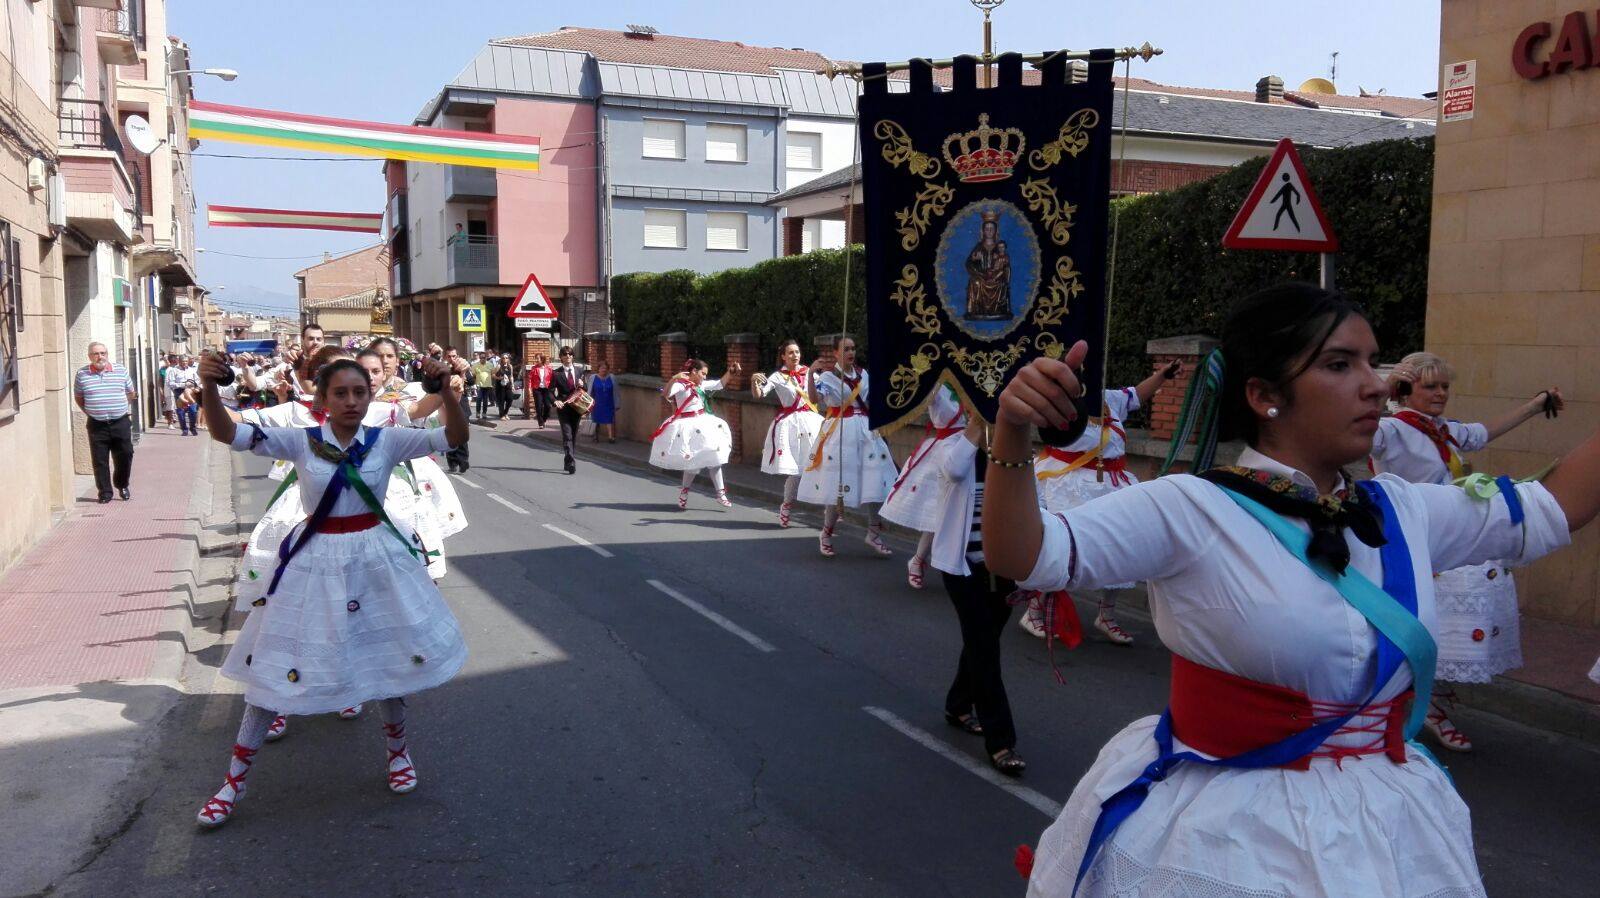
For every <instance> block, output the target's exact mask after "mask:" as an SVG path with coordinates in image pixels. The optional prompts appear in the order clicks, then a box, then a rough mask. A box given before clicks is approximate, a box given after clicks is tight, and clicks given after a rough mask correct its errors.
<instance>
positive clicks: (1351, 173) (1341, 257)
mask: <svg viewBox="0 0 1600 898" xmlns="http://www.w3.org/2000/svg"><path fill="white" fill-rule="evenodd" d="M1301 159H1302V160H1303V161H1304V162H1305V166H1306V174H1307V175H1308V176H1309V177H1310V178H1311V183H1312V185H1313V187H1315V189H1316V191H1317V196H1318V198H1319V199H1320V200H1321V202H1322V209H1323V211H1324V212H1325V213H1326V214H1327V216H1328V220H1329V222H1330V223H1331V224H1332V225H1333V231H1334V234H1336V235H1337V236H1338V238H1339V253H1338V256H1337V257H1336V266H1335V282H1336V284H1337V286H1338V287H1339V288H1340V289H1341V290H1344V291H1345V292H1347V293H1349V294H1350V295H1351V296H1353V297H1355V298H1357V299H1358V300H1360V301H1361V302H1362V303H1364V304H1365V305H1366V308H1367V313H1368V314H1369V315H1370V316H1371V317H1372V321H1373V325H1374V327H1375V329H1376V330H1377V334H1378V343H1379V345H1380V346H1381V347H1382V350H1383V357H1384V358H1385V359H1398V358H1399V357H1400V356H1402V355H1404V354H1406V353H1408V352H1412V351H1415V350H1418V349H1421V348H1422V329H1423V317H1424V314H1425V312H1426V307H1427V298H1428V231H1429V222H1430V216H1431V215H1432V209H1433V139H1432V138H1431V137H1429V138H1422V139H1417V140H1387V141H1379V142H1376V143H1369V144H1366V145H1364V146H1358V147H1349V148H1345V149H1336V150H1304V151H1302V152H1301ZM1265 164H1266V160H1265V159H1260V160H1253V161H1250V162H1245V163H1242V164H1240V165H1239V166H1237V167H1236V168H1234V169H1233V170H1232V171H1229V172H1225V173H1223V174H1220V175H1217V176H1216V177H1214V178H1210V179H1207V180H1205V181H1201V182H1199V183H1196V184H1190V185H1187V186H1185V187H1180V188H1178V189H1176V190H1171V191H1167V192H1165V193H1158V194H1151V195H1149V196H1140V197H1131V198H1128V199H1124V200H1119V201H1118V205H1119V207H1120V210H1121V226H1120V231H1121V233H1120V235H1119V238H1118V246H1117V275H1116V297H1115V300H1114V305H1113V307H1112V310H1111V368H1110V383H1111V384H1113V385H1117V384H1127V383H1133V382H1135V381H1137V380H1139V379H1140V378H1141V377H1143V376H1144V375H1145V374H1147V373H1148V372H1149V370H1150V369H1149V362H1148V360H1147V359H1146V358H1145V355H1144V346H1145V342H1146V341H1148V340H1150V339H1152V338H1156V337H1175V336H1179V335H1182V334H1197V333H1198V334H1210V335H1212V336H1219V335H1220V332H1221V329H1222V321H1223V319H1224V318H1225V317H1226V316H1227V313H1228V309H1229V307H1230V305H1231V304H1232V302H1233V301H1234V300H1235V299H1237V298H1238V297H1240V296H1243V295H1245V294H1247V293H1249V292H1251V291H1253V290H1256V289H1258V288H1260V287H1263V286H1266V285H1269V284H1272V283H1275V282H1277V281H1280V280H1284V279H1288V278H1295V279H1299V280H1306V281H1312V282H1315V281H1316V280H1317V275H1318V261H1319V260H1318V257H1317V255H1316V254H1314V253H1284V252H1267V251H1259V250H1225V249H1223V248H1222V246H1221V243H1222V235H1223V232H1225V231H1226V230H1227V228H1228V225H1229V223H1231V222H1232V221H1233V216H1234V213H1235V212H1237V211H1238V209H1239V206H1240V205H1241V204H1242V203H1243V202H1244V198H1245V194H1246V193H1248V192H1249V190H1250V187H1251V185H1252V184H1254V183H1255V181H1256V178H1257V177H1258V176H1259V175H1260V174H1261V169H1262V167H1263V166H1264V165H1265ZM1301 208H1302V209H1303V207H1301ZM1306 214H1307V212H1305V211H1301V212H1300V215H1301V219H1302V220H1304V217H1305V215H1306Z"/></svg>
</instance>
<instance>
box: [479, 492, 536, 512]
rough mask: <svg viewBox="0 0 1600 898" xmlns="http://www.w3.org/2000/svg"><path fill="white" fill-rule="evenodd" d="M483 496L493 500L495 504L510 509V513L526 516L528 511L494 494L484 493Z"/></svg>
mask: <svg viewBox="0 0 1600 898" xmlns="http://www.w3.org/2000/svg"><path fill="white" fill-rule="evenodd" d="M484 495H487V496H488V497H489V498H491V499H493V500H494V501H496V502H499V503H500V504H501V505H504V506H505V507H507V508H509V509H511V510H512V511H514V512H516V513H517V514H527V513H528V510H527V509H526V508H523V507H522V506H520V505H518V504H516V503H515V502H512V501H511V500H510V499H506V498H504V497H502V496H500V495H497V494H495V493H485V494H484Z"/></svg>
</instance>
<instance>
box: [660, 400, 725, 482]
mask: <svg viewBox="0 0 1600 898" xmlns="http://www.w3.org/2000/svg"><path fill="white" fill-rule="evenodd" d="M732 454H733V433H732V432H731V431H729V430H728V422H726V421H724V420H722V419H721V418H718V417H717V416H716V415H713V414H709V413H707V412H701V413H700V414H698V415H694V416H692V417H688V418H677V419H674V420H673V421H672V422H670V423H669V424H667V426H666V428H665V429H664V430H662V431H661V433H659V434H657V435H656V438H655V439H653V440H651V441H650V464H652V465H655V466H656V467H658V468H666V469H667V470H669V471H698V470H700V469H701V468H714V467H717V466H718V465H725V464H727V463H728V456H730V455H732Z"/></svg>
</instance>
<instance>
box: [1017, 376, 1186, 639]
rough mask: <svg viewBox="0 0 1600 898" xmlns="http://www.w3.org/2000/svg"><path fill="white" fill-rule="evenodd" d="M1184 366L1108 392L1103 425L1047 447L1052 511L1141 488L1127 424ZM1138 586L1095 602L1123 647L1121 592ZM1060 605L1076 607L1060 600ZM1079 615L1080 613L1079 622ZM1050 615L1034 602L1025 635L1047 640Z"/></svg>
mask: <svg viewBox="0 0 1600 898" xmlns="http://www.w3.org/2000/svg"><path fill="white" fill-rule="evenodd" d="M1182 364H1183V363H1182V362H1179V361H1176V360H1175V361H1173V362H1172V363H1171V364H1168V365H1167V366H1165V367H1163V368H1162V369H1161V370H1160V371H1157V372H1156V373H1154V374H1152V375H1150V376H1149V377H1147V378H1145V379H1144V380H1142V381H1140V382H1139V383H1138V385H1137V386H1132V387H1123V388H1122V389H1120V390H1106V391H1105V397H1104V401H1103V402H1102V403H1101V406H1100V418H1099V420H1095V421H1090V422H1089V424H1088V426H1087V427H1085V428H1084V431H1083V435H1082V436H1079V437H1078V438H1077V439H1076V440H1073V441H1072V444H1071V445H1068V446H1065V447H1061V448H1057V447H1054V446H1046V447H1044V448H1043V449H1040V450H1039V456H1038V458H1036V459H1034V476H1035V477H1037V478H1038V479H1039V492H1040V493H1041V494H1042V495H1043V496H1044V507H1045V509H1046V510H1047V511H1052V512H1059V511H1066V510H1068V509H1071V508H1077V507H1078V506H1079V505H1082V504H1083V503H1085V502H1087V501H1089V500H1090V499H1094V498H1096V497H1098V496H1103V495H1105V494H1106V493H1110V492H1115V491H1116V490H1119V489H1121V488H1123V487H1125V486H1132V485H1133V484H1135V483H1138V482H1139V478H1138V477H1137V476H1136V475H1134V474H1133V473H1132V472H1130V471H1129V470H1128V459H1127V455H1128V431H1127V429H1126V428H1125V427H1124V425H1123V422H1124V421H1126V420H1128V416H1129V415H1131V414H1133V413H1134V412H1136V411H1138V410H1139V409H1141V408H1143V407H1145V406H1146V405H1148V404H1149V402H1150V400H1151V399H1153V398H1154V397H1155V395H1156V393H1157V392H1159V391H1160V390H1161V385H1162V384H1164V383H1166V382H1167V381H1169V380H1171V379H1173V378H1174V377H1177V376H1178V371H1179V370H1180V368H1181V366H1182ZM1133 586H1134V584H1132V583H1116V584H1113V585H1111V586H1108V587H1106V588H1105V589H1102V590H1100V592H1099V594H1098V595H1097V596H1096V597H1095V605H1096V611H1095V616H1094V627H1095V629H1096V630H1099V631H1100V632H1101V633H1102V634H1104V635H1105V637H1106V638H1107V639H1109V640H1111V641H1112V642H1113V643H1115V644H1117V645H1130V644H1132V642H1133V637H1132V636H1130V635H1128V631H1127V630H1124V629H1122V625H1121V624H1119V623H1117V619H1116V617H1115V611H1116V607H1117V596H1116V591H1117V590H1119V589H1132V588H1133ZM1058 601H1063V602H1064V601H1070V598H1060V599H1058ZM1075 616H1076V612H1074V617H1075ZM1043 618H1044V615H1043V613H1042V610H1041V608H1040V602H1039V600H1038V599H1037V598H1034V599H1030V600H1029V602H1028V609H1027V611H1026V612H1025V613H1024V614H1023V615H1022V616H1021V618H1019V619H1018V621H1017V623H1018V624H1020V625H1021V626H1022V629H1024V630H1027V631H1028V632H1029V633H1032V634H1033V635H1035V636H1038V637H1041V638H1042V637H1043V636H1044V635H1045V627H1044V620H1043Z"/></svg>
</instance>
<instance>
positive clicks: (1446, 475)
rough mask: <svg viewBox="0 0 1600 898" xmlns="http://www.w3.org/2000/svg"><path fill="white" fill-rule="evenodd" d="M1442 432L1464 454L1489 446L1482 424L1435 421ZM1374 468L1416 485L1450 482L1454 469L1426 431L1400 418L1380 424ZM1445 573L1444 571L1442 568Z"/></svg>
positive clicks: (1375, 440) (1376, 436) (1373, 439)
mask: <svg viewBox="0 0 1600 898" xmlns="http://www.w3.org/2000/svg"><path fill="white" fill-rule="evenodd" d="M1433 424H1434V426H1435V427H1437V428H1439V430H1440V431H1441V432H1445V431H1448V432H1449V434H1450V435H1451V436H1452V437H1455V440H1456V442H1457V443H1459V444H1460V447H1461V449H1460V451H1462V452H1477V451H1478V450H1480V449H1482V448H1483V447H1485V446H1487V445H1489V428H1488V427H1485V426H1484V425H1482V424H1463V423H1461V422H1460V421H1451V420H1448V419H1446V418H1434V419H1433ZM1372 465H1373V467H1375V468H1377V469H1378V471H1379V473H1388V474H1393V475H1395V476H1396V477H1399V478H1400V479H1402V480H1409V481H1411V482H1412V483H1449V482H1450V466H1449V465H1447V464H1445V462H1444V459H1442V458H1440V457H1439V450H1438V449H1437V448H1436V447H1435V446H1434V445H1433V441H1432V440H1430V439H1428V437H1427V435H1426V434H1424V433H1423V432H1422V431H1420V430H1418V429H1416V428H1415V427H1412V426H1411V425H1410V424H1407V423H1406V422H1404V421H1402V420H1400V419H1399V418H1384V419H1383V420H1381V421H1379V422H1378V432H1377V433H1376V434H1373V436H1372ZM1441 570H1442V569H1441Z"/></svg>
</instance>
